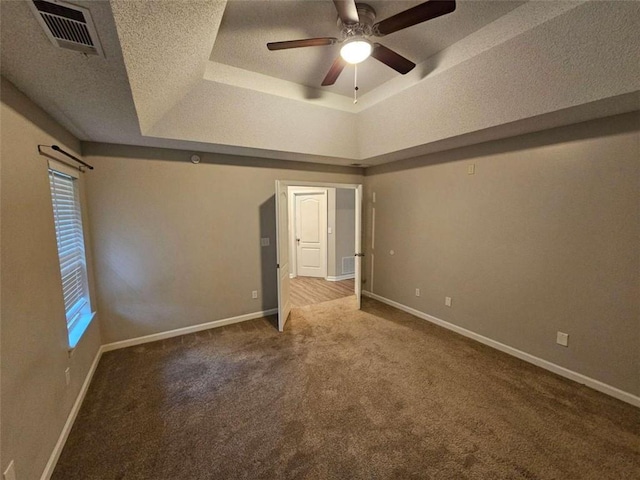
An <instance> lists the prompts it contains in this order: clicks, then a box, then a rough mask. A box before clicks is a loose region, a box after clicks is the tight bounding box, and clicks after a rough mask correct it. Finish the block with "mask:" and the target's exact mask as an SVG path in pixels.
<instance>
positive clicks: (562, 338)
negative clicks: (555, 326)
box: [556, 332, 569, 347]
mask: <svg viewBox="0 0 640 480" xmlns="http://www.w3.org/2000/svg"><path fill="white" fill-rule="evenodd" d="M556 343H557V344H558V345H562V346H563V347H568V346H569V334H568V333H564V332H558V334H557V335H556Z"/></svg>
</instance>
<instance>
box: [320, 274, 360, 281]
mask: <svg viewBox="0 0 640 480" xmlns="http://www.w3.org/2000/svg"><path fill="white" fill-rule="evenodd" d="M352 278H356V274H355V273H347V274H345V275H336V276H333V275H331V276H327V278H326V280H327V281H328V282H339V281H340V280H350V279H352Z"/></svg>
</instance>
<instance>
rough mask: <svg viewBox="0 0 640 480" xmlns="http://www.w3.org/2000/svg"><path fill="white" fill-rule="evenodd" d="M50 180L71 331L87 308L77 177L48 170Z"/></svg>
mask: <svg viewBox="0 0 640 480" xmlns="http://www.w3.org/2000/svg"><path fill="white" fill-rule="evenodd" d="M49 183H50V185H51V198H52V201H53V215H54V220H55V226H56V239H57V242H58V257H59V259H60V272H61V273H62V292H63V296H64V307H65V311H66V314H67V329H68V330H69V332H70V333H71V331H72V330H73V327H74V326H75V325H76V323H77V322H78V320H79V318H80V316H81V314H82V313H83V312H84V311H86V310H87V309H88V310H90V305H89V292H88V287H87V265H86V259H85V258H86V257H85V250H84V235H83V233H82V215H81V211H80V198H79V195H78V188H77V185H76V179H75V178H73V177H72V176H70V175H67V174H64V173H61V172H58V171H56V170H52V169H49ZM85 307H87V308H85Z"/></svg>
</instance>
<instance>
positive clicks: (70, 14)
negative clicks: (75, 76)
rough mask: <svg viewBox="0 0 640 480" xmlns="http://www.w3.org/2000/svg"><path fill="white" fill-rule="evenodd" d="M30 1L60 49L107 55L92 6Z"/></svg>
mask: <svg viewBox="0 0 640 480" xmlns="http://www.w3.org/2000/svg"><path fill="white" fill-rule="evenodd" d="M29 3H30V5H31V7H32V10H33V13H34V14H35V16H36V18H37V19H38V21H39V22H40V25H41V26H42V28H43V29H44V31H45V33H46V34H47V37H49V40H51V43H53V44H54V45H56V46H58V47H60V48H68V49H70V50H75V51H77V52H82V53H86V54H88V55H100V56H101V57H104V52H103V51H102V46H101V45H100V41H99V40H98V34H97V32H96V28H95V26H94V24H93V20H92V19H91V14H90V13H89V10H88V9H86V8H82V7H78V6H76V5H71V4H69V3H64V2H59V1H57V0H50V1H44V0H33V1H32V2H29Z"/></svg>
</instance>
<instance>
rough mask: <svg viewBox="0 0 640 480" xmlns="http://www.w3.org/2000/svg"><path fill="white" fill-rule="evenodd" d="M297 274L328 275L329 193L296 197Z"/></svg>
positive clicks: (304, 275)
mask: <svg viewBox="0 0 640 480" xmlns="http://www.w3.org/2000/svg"><path fill="white" fill-rule="evenodd" d="M295 199H296V201H295V212H296V219H295V233H296V237H295V241H296V273H297V275H299V276H302V277H321V278H325V277H326V276H327V192H326V191H324V192H314V193H296V194H295Z"/></svg>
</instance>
